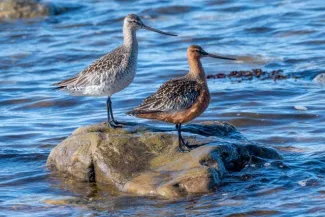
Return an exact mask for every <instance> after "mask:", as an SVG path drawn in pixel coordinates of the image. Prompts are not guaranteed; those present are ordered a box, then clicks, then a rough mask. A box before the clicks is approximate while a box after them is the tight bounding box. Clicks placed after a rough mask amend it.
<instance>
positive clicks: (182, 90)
mask: <svg viewBox="0 0 325 217" xmlns="http://www.w3.org/2000/svg"><path fill="white" fill-rule="evenodd" d="M201 91H202V88H201V85H199V83H198V82H197V81H193V80H187V79H184V78H180V79H173V80H170V81H168V82H166V83H165V84H163V85H162V86H161V87H160V88H159V89H158V91H157V92H156V93H155V94H153V95H152V96H149V97H148V98H146V99H145V100H144V101H143V102H142V104H141V105H139V106H138V107H136V108H135V109H134V110H133V111H134V112H135V113H151V112H173V111H181V110H184V109H187V108H189V107H191V106H192V105H193V104H194V103H195V102H196V101H197V99H198V97H199V95H200V93H201Z"/></svg>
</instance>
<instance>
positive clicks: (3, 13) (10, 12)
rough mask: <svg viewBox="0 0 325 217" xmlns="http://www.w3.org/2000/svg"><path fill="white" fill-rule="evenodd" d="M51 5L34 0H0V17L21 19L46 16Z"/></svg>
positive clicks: (49, 11)
mask: <svg viewBox="0 0 325 217" xmlns="http://www.w3.org/2000/svg"><path fill="white" fill-rule="evenodd" d="M51 10H52V8H51V5H49V4H45V3H40V2H38V1H36V0H1V1H0V19H6V20H10V19H23V18H35V17H43V16H48V15H50V13H51Z"/></svg>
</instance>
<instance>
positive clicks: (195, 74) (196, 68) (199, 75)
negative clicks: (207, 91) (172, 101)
mask: <svg viewBox="0 0 325 217" xmlns="http://www.w3.org/2000/svg"><path fill="white" fill-rule="evenodd" d="M188 63H189V65H190V71H189V73H188V76H189V77H191V78H194V79H196V80H200V81H203V82H204V83H205V84H206V78H205V72H204V69H203V66H202V63H201V61H200V59H199V58H189V59H188Z"/></svg>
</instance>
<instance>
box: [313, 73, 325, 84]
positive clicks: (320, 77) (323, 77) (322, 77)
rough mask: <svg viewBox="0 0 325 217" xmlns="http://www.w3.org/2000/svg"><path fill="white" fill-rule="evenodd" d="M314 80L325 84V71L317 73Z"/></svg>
mask: <svg viewBox="0 0 325 217" xmlns="http://www.w3.org/2000/svg"><path fill="white" fill-rule="evenodd" d="M313 82H316V83H319V84H325V73H321V74H319V75H317V76H316V77H315V78H314V79H313Z"/></svg>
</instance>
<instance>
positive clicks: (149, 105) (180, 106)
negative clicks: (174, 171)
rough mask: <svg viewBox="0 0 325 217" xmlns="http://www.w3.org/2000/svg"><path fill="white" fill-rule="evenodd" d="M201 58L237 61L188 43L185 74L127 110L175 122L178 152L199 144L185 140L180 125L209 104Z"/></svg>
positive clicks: (168, 82)
mask: <svg viewBox="0 0 325 217" xmlns="http://www.w3.org/2000/svg"><path fill="white" fill-rule="evenodd" d="M202 57H213V58H218V59H225V60H236V59H233V58H229V57H222V56H218V55H215V54H210V53H208V52H206V51H204V50H203V48H202V47H200V46H198V45H191V46H189V47H188V49H187V58H188V63H189V72H188V73H187V74H186V75H185V76H182V77H178V78H174V79H171V80H169V81H167V82H166V83H164V84H162V85H161V86H160V87H159V88H158V90H157V92H155V93H154V94H152V95H151V96H149V97H147V98H146V99H144V100H143V102H142V103H141V104H140V105H139V106H137V107H136V108H134V109H133V110H131V111H129V112H127V113H126V114H127V115H131V116H136V117H138V118H145V119H154V120H158V121H163V122H167V123H173V124H175V126H176V130H177V133H178V150H179V151H180V152H185V151H186V152H187V151H191V150H192V149H194V148H197V147H199V146H198V145H189V144H188V143H187V142H185V141H184V139H183V137H182V134H181V133H182V130H181V129H182V124H184V123H187V122H189V121H191V120H193V119H194V118H196V117H198V116H200V115H201V114H202V113H203V112H204V111H205V110H206V109H207V108H208V105H209V103H210V92H209V88H208V85H207V80H206V77H205V72H204V69H203V66H202V64H201V61H200V59H201V58H202ZM184 147H185V148H184Z"/></svg>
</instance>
